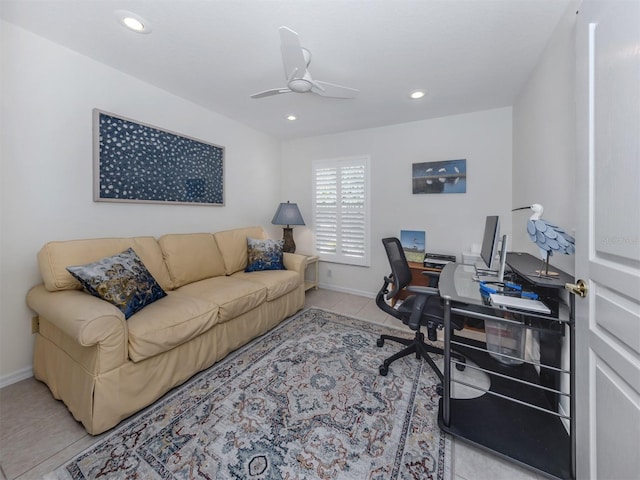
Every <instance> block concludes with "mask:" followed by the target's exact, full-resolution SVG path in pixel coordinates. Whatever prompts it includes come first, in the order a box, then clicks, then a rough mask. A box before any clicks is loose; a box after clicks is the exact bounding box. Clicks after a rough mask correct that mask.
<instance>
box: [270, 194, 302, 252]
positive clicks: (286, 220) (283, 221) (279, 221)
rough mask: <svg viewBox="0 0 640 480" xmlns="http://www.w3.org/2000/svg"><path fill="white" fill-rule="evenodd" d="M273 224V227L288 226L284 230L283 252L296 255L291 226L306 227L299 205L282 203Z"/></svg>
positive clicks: (272, 221)
mask: <svg viewBox="0 0 640 480" xmlns="http://www.w3.org/2000/svg"><path fill="white" fill-rule="evenodd" d="M271 223H272V224H273V225H286V227H283V228H282V230H283V235H282V239H283V240H284V245H283V247H282V251H283V252H288V253H295V251H296V242H294V241H293V229H292V228H291V227H290V225H304V220H303V219H302V215H301V214H300V209H299V208H298V204H297V203H289V201H288V200H287V203H281V204H280V205H279V206H278V210H276V214H275V215H274V216H273V220H271Z"/></svg>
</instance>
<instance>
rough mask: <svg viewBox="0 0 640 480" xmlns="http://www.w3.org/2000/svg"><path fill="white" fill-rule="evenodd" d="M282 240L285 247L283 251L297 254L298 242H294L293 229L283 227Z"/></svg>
mask: <svg viewBox="0 0 640 480" xmlns="http://www.w3.org/2000/svg"><path fill="white" fill-rule="evenodd" d="M282 232H283V234H282V239H283V240H284V245H283V246H282V251H283V252H287V253H295V252H296V242H294V241H293V228H291V227H283V228H282Z"/></svg>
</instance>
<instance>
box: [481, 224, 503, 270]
mask: <svg viewBox="0 0 640 480" xmlns="http://www.w3.org/2000/svg"><path fill="white" fill-rule="evenodd" d="M499 241H500V217H498V216H497V215H490V216H488V217H487V219H486V221H485V224H484V235H483V237H482V248H481V249H480V258H481V259H482V261H483V262H484V264H485V266H484V269H485V270H490V271H493V272H494V273H495V272H496V271H497V268H496V267H495V266H494V260H495V258H496V254H497V253H498V242H499ZM480 269H482V266H480Z"/></svg>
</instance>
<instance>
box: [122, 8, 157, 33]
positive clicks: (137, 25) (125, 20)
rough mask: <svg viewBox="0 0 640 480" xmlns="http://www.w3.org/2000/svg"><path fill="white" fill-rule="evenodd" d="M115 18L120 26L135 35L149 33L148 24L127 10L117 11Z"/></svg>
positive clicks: (149, 27)
mask: <svg viewBox="0 0 640 480" xmlns="http://www.w3.org/2000/svg"><path fill="white" fill-rule="evenodd" d="M116 18H117V19H118V21H119V22H120V23H121V24H122V25H124V26H125V27H127V28H128V29H129V30H132V31H134V32H136V33H151V25H150V24H149V22H147V21H146V20H145V19H144V18H142V17H141V16H140V15H138V14H136V13H133V12H129V11H127V10H117V11H116Z"/></svg>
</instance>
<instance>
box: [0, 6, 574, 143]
mask: <svg viewBox="0 0 640 480" xmlns="http://www.w3.org/2000/svg"><path fill="white" fill-rule="evenodd" d="M0 2H1V3H0V18H3V19H4V20H6V21H8V22H11V23H14V24H16V25H18V26H20V27H22V28H25V29H27V30H30V31H32V32H35V33H37V34H38V35H41V36H43V37H46V38H48V39H50V40H52V41H54V42H57V43H59V44H62V45H64V46H66V47H68V48H70V49H73V50H76V51H78V52H80V53H82V54H84V55H87V56H89V57H92V58H94V59H96V60H98V61H100V62H103V63H105V64H107V65H111V66H112V67H114V68H116V69H118V70H121V71H123V72H126V73H128V74H130V75H132V76H134V77H137V78H140V79H142V80H144V81H146V82H148V83H151V84H153V85H156V86H158V87H160V88H162V89H164V90H167V91H169V92H172V93H174V94H176V95H179V96H181V97H184V98H186V99H188V100H191V101H193V102H195V103H197V104H199V105H201V106H203V107H205V108H208V109H210V110H213V111H215V112H217V113H220V114H222V115H225V116H227V117H230V118H232V119H234V120H236V121H238V122H241V123H244V124H246V125H249V126H251V127H253V128H255V129H256V130H259V131H262V132H265V133H267V134H269V135H272V136H274V137H277V138H280V139H292V138H298V137H305V136H312V135H320V134H326V133H334V132H340V131H345V130H356V129H361V128H369V127H377V126H384V125H390V124H397V123H403V122H410V121H415V120H422V119H427V118H434V117H441V116H446V115H451V114H457V113H464V112H472V111H478V110H484V109H490V108H498V107H504V106H509V105H512V104H513V102H514V99H515V97H516V96H517V94H518V93H519V91H520V90H521V88H522V87H523V85H524V83H525V82H526V80H527V78H528V76H529V74H530V72H531V71H532V69H533V67H534V66H535V64H536V62H537V60H538V58H539V56H540V54H541V53H542V50H543V49H544V47H545V45H546V43H547V41H548V39H549V37H550V35H551V33H552V31H553V29H554V28H555V26H556V25H557V23H558V21H559V19H560V17H561V16H562V14H563V12H564V11H565V9H566V8H567V6H568V5H569V0H209V1H198V0H173V1H162V0H153V1H152V0H146V1H144V0H135V1H119V0H39V1H35V0H0ZM118 9H125V10H129V11H131V12H134V13H136V14H138V15H140V16H141V17H143V18H144V19H146V20H147V21H149V22H150V24H151V27H152V29H153V31H152V32H151V33H150V34H148V35H141V34H137V33H134V32H131V31H129V30H126V29H125V28H124V27H122V26H121V25H120V24H119V23H118V22H117V20H116V16H115V13H114V12H115V11H116V10H118ZM282 25H286V26H288V27H290V28H291V29H293V30H295V31H296V32H298V34H299V35H300V39H301V43H302V45H303V46H304V47H305V48H307V49H309V50H310V51H311V53H312V55H313V60H312V62H311V66H310V71H311V72H312V74H313V77H314V79H317V80H323V81H327V82H331V83H337V84H340V85H346V86H349V87H353V88H357V89H359V90H360V94H359V95H358V97H357V98H356V99H352V100H341V99H333V98H324V97H320V96H318V95H314V94H311V93H307V94H297V93H289V94H286V95H278V96H274V97H268V98H262V99H251V98H250V97H249V95H251V94H252V93H255V92H259V91H262V90H266V89H270V88H276V87H281V86H284V85H285V83H286V82H285V79H284V71H283V66H282V59H281V56H280V39H279V35H278V27H280V26H282ZM418 88H422V89H426V91H427V95H426V97H425V98H423V99H422V100H419V101H415V100H414V101H412V100H409V98H408V94H409V92H410V91H411V90H413V89H418ZM291 113H293V114H295V115H297V116H298V120H296V121H295V122H291V121H288V120H286V116H287V115H288V114H291Z"/></svg>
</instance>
